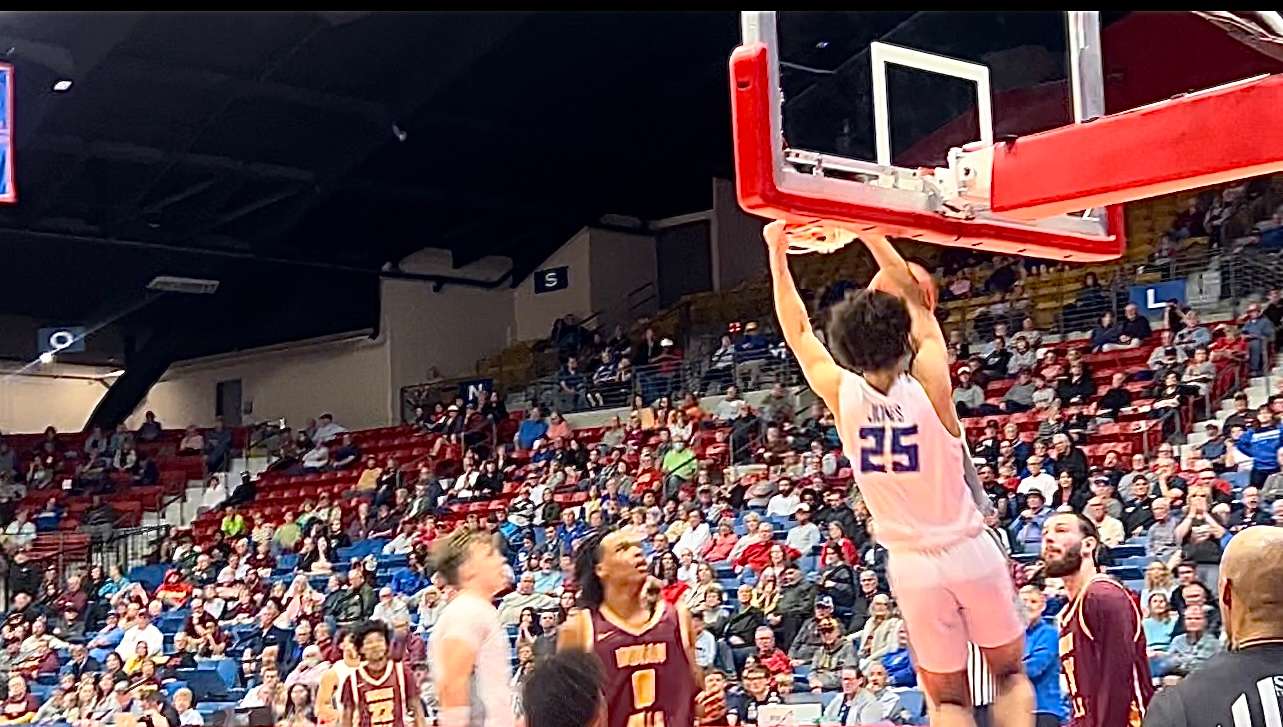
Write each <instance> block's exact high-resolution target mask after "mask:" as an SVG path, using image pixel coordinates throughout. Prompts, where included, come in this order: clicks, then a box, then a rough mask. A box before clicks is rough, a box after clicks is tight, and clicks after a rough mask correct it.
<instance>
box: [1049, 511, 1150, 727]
mask: <svg viewBox="0 0 1283 727" xmlns="http://www.w3.org/2000/svg"><path fill="white" fill-rule="evenodd" d="M1099 545H1100V535H1099V534H1098V533H1097V531H1096V526H1095V524H1094V523H1092V522H1091V521H1090V520H1088V519H1087V518H1085V517H1083V516H1082V515H1080V514H1078V513H1057V514H1055V515H1052V516H1051V517H1050V518H1048V519H1047V523H1046V524H1045V525H1044V526H1043V537H1042V559H1043V562H1044V563H1046V574H1047V576H1049V577H1053V578H1062V579H1064V581H1065V587H1066V589H1067V590H1068V591H1069V598H1070V600H1069V604H1068V605H1066V606H1065V607H1064V608H1063V609H1061V611H1060V614H1059V615H1058V616H1057V620H1058V621H1059V623H1060V664H1061V669H1062V671H1063V672H1064V675H1065V683H1066V684H1067V685H1068V687H1069V712H1070V714H1069V718H1070V725H1071V726H1072V727H1140V724H1141V720H1142V719H1144V716H1145V708H1146V706H1147V705H1148V704H1149V699H1150V697H1152V696H1153V695H1154V687H1153V683H1152V681H1151V679H1150V675H1149V658H1148V656H1147V655H1146V645H1145V632H1144V630H1143V629H1142V627H1141V615H1140V609H1138V608H1137V607H1136V602H1135V601H1133V600H1132V598H1131V594H1129V593H1128V592H1127V590H1126V589H1125V588H1123V586H1122V585H1121V584H1119V583H1118V581H1116V580H1114V579H1112V578H1110V577H1109V576H1106V575H1104V574H1102V573H1100V572H1099V571H1098V570H1097V567H1096V548H1098V547H1099Z"/></svg>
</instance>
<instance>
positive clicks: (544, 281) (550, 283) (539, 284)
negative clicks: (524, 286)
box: [534, 265, 570, 295]
mask: <svg viewBox="0 0 1283 727" xmlns="http://www.w3.org/2000/svg"><path fill="white" fill-rule="evenodd" d="M534 277H535V294H536V295H538V294H539V293H551V292H553V291H555V290H565V289H566V288H569V287H570V266H568V265H562V266H561V267H559V268H545V269H543V270H536V271H535V276H534Z"/></svg>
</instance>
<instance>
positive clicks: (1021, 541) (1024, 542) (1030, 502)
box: [1011, 490, 1052, 553]
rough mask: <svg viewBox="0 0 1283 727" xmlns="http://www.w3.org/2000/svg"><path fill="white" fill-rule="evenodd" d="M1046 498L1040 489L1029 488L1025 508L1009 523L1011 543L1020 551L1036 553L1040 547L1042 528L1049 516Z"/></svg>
mask: <svg viewBox="0 0 1283 727" xmlns="http://www.w3.org/2000/svg"><path fill="white" fill-rule="evenodd" d="M1051 515H1052V510H1051V508H1050V507H1047V499H1046V497H1045V496H1044V495H1043V493H1042V491H1041V490H1031V491H1030V492H1029V494H1028V495H1026V496H1025V509H1024V510H1021V511H1020V514H1019V515H1017V516H1016V519H1015V521H1014V522H1012V523H1011V543H1012V546H1013V548H1015V549H1016V550H1017V551H1018V552H1021V553H1036V552H1038V551H1039V549H1040V548H1041V547H1042V528H1043V524H1044V523H1046V522H1047V518H1049V517H1051Z"/></svg>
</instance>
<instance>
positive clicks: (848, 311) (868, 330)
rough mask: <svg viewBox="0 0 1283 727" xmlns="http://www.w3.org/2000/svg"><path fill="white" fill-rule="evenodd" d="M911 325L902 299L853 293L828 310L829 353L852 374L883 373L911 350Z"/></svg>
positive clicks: (875, 293)
mask: <svg viewBox="0 0 1283 727" xmlns="http://www.w3.org/2000/svg"><path fill="white" fill-rule="evenodd" d="M910 325H911V324H910V319H909V308H908V306H906V305H905V304H904V301H903V300H901V299H900V298H898V297H896V296H894V295H891V294H890V293H885V292H883V291H880V290H869V289H864V288H861V289H858V290H852V291H849V292H847V294H846V297H845V298H843V299H842V301H841V302H839V303H837V304H835V305H834V306H833V307H832V308H830V309H829V317H828V325H827V326H826V330H827V332H828V338H829V350H830V351H831V352H832V353H833V358H835V359H836V360H837V362H838V363H839V364H841V365H843V366H845V367H846V368H848V369H851V370H853V371H861V372H863V371H883V370H886V369H889V368H891V367H893V366H895V365H896V364H897V363H899V362H900V360H901V359H903V358H904V356H905V354H908V353H910V352H911V351H912V346H911V345H910V339H909V329H910Z"/></svg>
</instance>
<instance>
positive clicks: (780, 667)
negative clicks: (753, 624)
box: [753, 626, 793, 679]
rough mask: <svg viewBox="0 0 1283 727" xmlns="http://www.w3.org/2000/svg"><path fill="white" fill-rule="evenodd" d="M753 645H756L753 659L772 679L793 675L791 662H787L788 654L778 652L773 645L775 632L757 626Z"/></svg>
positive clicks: (765, 627) (767, 627)
mask: <svg viewBox="0 0 1283 727" xmlns="http://www.w3.org/2000/svg"><path fill="white" fill-rule="evenodd" d="M753 643H754V644H756V645H757V651H756V652H754V653H753V658H754V659H755V660H756V661H757V663H758V664H759V665H760V666H761V667H762V668H764V669H766V670H767V671H768V672H770V673H771V678H772V679H774V678H775V677H778V676H780V675H781V674H792V673H793V662H792V661H789V655H788V654H785V653H784V652H783V651H780V650H779V648H778V647H777V646H776V645H775V632H774V631H772V630H771V627H770V626H758V627H757V631H755V632H754V633H753Z"/></svg>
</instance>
